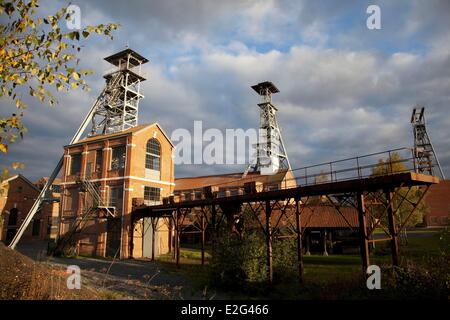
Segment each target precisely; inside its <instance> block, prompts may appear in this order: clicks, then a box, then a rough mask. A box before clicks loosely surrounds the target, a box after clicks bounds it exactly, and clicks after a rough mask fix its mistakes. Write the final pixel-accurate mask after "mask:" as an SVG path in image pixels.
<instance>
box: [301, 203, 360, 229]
mask: <svg viewBox="0 0 450 320" xmlns="http://www.w3.org/2000/svg"><path fill="white" fill-rule="evenodd" d="M302 210H303V211H302V213H301V221H302V227H304V228H349V227H350V226H351V227H352V228H358V226H359V224H358V212H357V211H356V209H355V208H352V207H340V208H339V210H340V212H341V213H342V215H341V214H340V213H339V212H338V211H337V210H336V209H335V208H334V207H332V206H329V205H328V206H319V207H316V208H315V209H313V208H308V207H306V208H303V209H302ZM342 216H344V217H345V219H344V218H343V217H342ZM345 220H347V221H348V223H347V222H346V221H345ZM349 224H350V226H349Z"/></svg>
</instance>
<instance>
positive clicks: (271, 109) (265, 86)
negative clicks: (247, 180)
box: [244, 81, 291, 176]
mask: <svg viewBox="0 0 450 320" xmlns="http://www.w3.org/2000/svg"><path fill="white" fill-rule="evenodd" d="M252 89H253V90H255V91H256V92H257V93H258V94H259V95H260V96H261V98H262V102H261V103H259V104H258V106H259V107H260V128H259V141H258V143H257V144H256V159H255V163H252V164H250V165H249V166H248V167H247V170H246V171H245V173H244V176H245V175H247V173H248V172H260V174H262V175H269V174H274V173H276V172H277V171H278V170H280V169H286V170H287V169H290V168H291V165H290V163H289V159H288V156H287V153H286V148H285V147H284V143H283V138H282V136H281V131H280V128H279V126H278V121H277V117H276V112H277V111H278V109H277V108H276V107H275V106H274V105H273V104H272V94H273V93H277V92H280V91H279V90H278V88H277V87H276V86H275V85H274V84H273V83H272V82H270V81H265V82H261V83H258V84H257V85H254V86H252Z"/></svg>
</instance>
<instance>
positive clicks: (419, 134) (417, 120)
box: [411, 107, 445, 179]
mask: <svg viewBox="0 0 450 320" xmlns="http://www.w3.org/2000/svg"><path fill="white" fill-rule="evenodd" d="M424 113H425V107H422V108H421V109H420V111H418V110H417V109H416V108H414V109H413V112H412V115H411V124H412V127H413V134H414V156H415V158H416V161H417V171H418V172H419V173H424V172H426V173H428V174H430V175H433V167H434V164H436V166H437V167H438V170H439V173H440V174H441V177H442V179H445V176H444V172H443V171H442V168H441V165H440V163H439V160H438V157H437V155H436V152H435V151H434V148H433V145H432V144H431V139H430V137H429V136H428V133H427V129H426V126H425V114H424Z"/></svg>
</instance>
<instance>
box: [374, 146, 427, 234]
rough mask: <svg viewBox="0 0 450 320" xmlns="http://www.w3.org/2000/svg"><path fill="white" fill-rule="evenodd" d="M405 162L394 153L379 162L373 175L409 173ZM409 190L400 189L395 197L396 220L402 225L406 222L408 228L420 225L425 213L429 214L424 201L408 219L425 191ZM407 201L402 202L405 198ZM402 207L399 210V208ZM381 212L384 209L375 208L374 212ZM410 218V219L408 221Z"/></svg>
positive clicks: (415, 188)
mask: <svg viewBox="0 0 450 320" xmlns="http://www.w3.org/2000/svg"><path fill="white" fill-rule="evenodd" d="M404 162H405V161H404V160H403V159H402V157H401V156H400V154H398V153H397V152H394V153H392V154H391V156H390V157H388V158H387V159H380V160H379V161H378V164H377V166H376V167H375V168H373V170H372V175H373V176H377V175H384V174H390V173H399V172H406V171H409V170H408V168H407V167H406V166H405V164H404ZM408 190H409V188H400V189H399V190H398V191H397V193H396V195H395V197H394V209H396V210H397V211H396V212H397V215H396V219H397V222H398V223H399V224H400V225H401V224H402V223H404V222H405V220H406V226H409V227H411V226H416V225H417V224H419V223H422V222H423V217H424V215H425V213H426V212H427V207H426V205H425V203H424V202H423V201H422V202H421V203H420V204H418V207H417V209H416V210H415V212H414V213H413V214H412V216H410V217H409V218H408V216H409V215H410V212H411V211H412V209H413V205H412V203H417V202H418V201H419V199H420V198H421V196H422V193H423V191H422V190H421V189H420V188H418V187H412V188H411V190H409V192H408ZM405 197H406V199H405V200H404V201H402V199H403V198H405ZM382 198H383V201H385V199H386V198H385V196H384V195H383V196H382ZM400 203H401V205H400V207H399V208H398V207H397V206H398V205H399V204H400ZM379 210H382V211H384V208H375V209H374V212H377V211H379ZM407 218H408V219H407Z"/></svg>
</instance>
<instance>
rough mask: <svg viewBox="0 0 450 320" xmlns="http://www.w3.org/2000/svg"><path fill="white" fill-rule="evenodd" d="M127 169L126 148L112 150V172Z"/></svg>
mask: <svg viewBox="0 0 450 320" xmlns="http://www.w3.org/2000/svg"><path fill="white" fill-rule="evenodd" d="M123 168H125V146H120V147H115V148H113V149H112V158H111V170H120V169H123Z"/></svg>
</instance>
